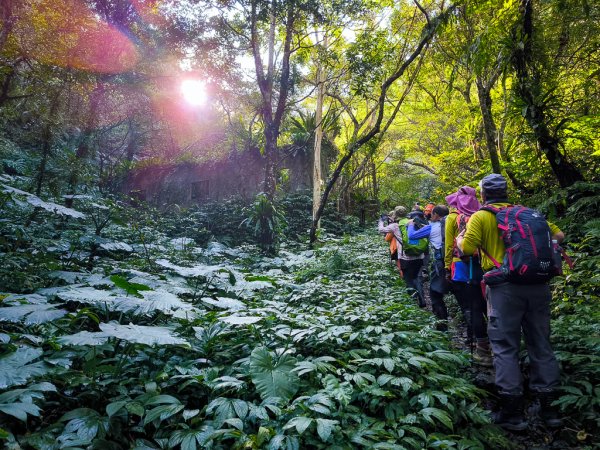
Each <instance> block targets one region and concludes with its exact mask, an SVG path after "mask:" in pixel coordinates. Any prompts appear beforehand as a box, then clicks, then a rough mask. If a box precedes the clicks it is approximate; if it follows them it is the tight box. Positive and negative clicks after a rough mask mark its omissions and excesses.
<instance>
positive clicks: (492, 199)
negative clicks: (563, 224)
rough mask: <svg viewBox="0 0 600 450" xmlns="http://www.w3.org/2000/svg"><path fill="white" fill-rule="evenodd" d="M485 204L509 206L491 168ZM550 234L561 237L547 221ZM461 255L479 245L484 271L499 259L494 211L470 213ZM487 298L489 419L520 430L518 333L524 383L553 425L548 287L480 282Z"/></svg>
mask: <svg viewBox="0 0 600 450" xmlns="http://www.w3.org/2000/svg"><path fill="white" fill-rule="evenodd" d="M480 187H481V196H482V199H483V201H484V203H485V205H491V206H493V207H495V208H503V207H507V206H510V204H509V203H508V198H507V191H506V187H507V186H506V180H505V179H504V177H503V176H502V175H499V174H491V175H488V176H486V177H485V178H483V180H482V181H481V183H480ZM548 226H549V234H550V235H551V237H552V239H554V240H556V241H558V242H562V240H563V239H564V234H563V233H562V231H560V229H558V227H556V226H555V225H553V224H551V223H548ZM457 244H458V246H459V247H460V248H462V251H463V252H464V253H465V254H466V255H472V254H473V253H474V252H475V251H477V249H482V252H483V254H481V266H482V268H483V270H484V271H489V270H492V269H494V267H495V264H494V260H495V261H502V260H503V259H504V255H505V253H506V250H505V246H504V241H503V239H502V237H501V235H500V233H499V232H498V225H497V221H496V216H495V214H494V213H492V212H490V211H489V210H484V209H481V210H479V211H477V212H476V213H475V214H473V215H472V216H471V219H470V220H469V223H468V225H467V229H466V233H465V235H464V239H462V240H461V241H459V242H457ZM486 298H487V301H488V315H489V322H488V335H489V338H490V343H491V345H492V350H493V353H494V367H495V369H496V386H497V388H498V393H499V398H500V409H499V411H497V412H496V413H495V414H494V422H495V423H496V424H498V425H500V426H501V427H503V428H506V429H509V430H514V431H520V430H524V429H525V428H527V425H528V424H527V421H526V420H525V417H524V414H523V408H524V397H523V379H522V377H521V371H520V367H519V350H520V345H521V333H522V334H523V336H524V338H525V343H526V346H527V352H528V354H529V359H530V365H529V372H530V377H529V380H530V381H529V388H530V389H531V391H533V392H534V393H535V394H536V395H537V397H538V399H539V401H540V405H541V409H540V416H541V418H542V420H543V421H544V422H545V423H546V425H547V426H549V427H559V426H561V424H562V419H561V418H560V416H559V411H558V408H557V407H556V406H553V405H552V402H553V400H554V399H556V395H557V394H556V390H555V389H556V387H557V386H558V385H559V380H560V378H559V367H558V363H557V361H556V358H555V356H554V352H553V351H552V347H551V344H550V300H551V294H550V288H549V286H548V284H546V283H541V284H513V283H510V282H502V283H499V284H494V285H491V286H487V287H486Z"/></svg>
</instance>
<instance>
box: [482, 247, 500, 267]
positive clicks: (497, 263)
mask: <svg viewBox="0 0 600 450" xmlns="http://www.w3.org/2000/svg"><path fill="white" fill-rule="evenodd" d="M480 250H481V251H482V252H483V254H484V255H485V256H487V257H488V258H489V260H490V261H492V263H493V264H494V266H496V269H499V268H500V266H502V264H500V263H499V262H498V261H497V260H496V258H494V257H493V256H492V255H490V254H489V253H488V252H487V250H486V249H485V248H483V247H481V248H480Z"/></svg>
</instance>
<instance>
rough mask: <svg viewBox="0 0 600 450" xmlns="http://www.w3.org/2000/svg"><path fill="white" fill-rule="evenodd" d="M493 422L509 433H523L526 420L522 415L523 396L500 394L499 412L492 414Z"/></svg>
mask: <svg viewBox="0 0 600 450" xmlns="http://www.w3.org/2000/svg"><path fill="white" fill-rule="evenodd" d="M492 418H493V422H494V423H495V424H496V425H498V426H500V427H502V428H504V429H506V430H510V431H523V430H525V429H526V428H527V425H528V424H527V420H525V415H524V414H523V396H522V395H511V394H500V410H499V411H497V412H495V413H493V414H492Z"/></svg>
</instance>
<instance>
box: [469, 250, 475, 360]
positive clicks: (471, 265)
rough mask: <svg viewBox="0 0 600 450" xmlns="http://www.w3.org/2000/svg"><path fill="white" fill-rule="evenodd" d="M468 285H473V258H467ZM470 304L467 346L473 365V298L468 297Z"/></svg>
mask: <svg viewBox="0 0 600 450" xmlns="http://www.w3.org/2000/svg"><path fill="white" fill-rule="evenodd" d="M469 285H470V286H472V285H473V257H472V256H471V257H470V258H469ZM469 302H470V314H469V322H471V336H470V339H469V345H470V347H471V364H472V363H473V340H474V339H475V332H474V330H473V296H472V295H469Z"/></svg>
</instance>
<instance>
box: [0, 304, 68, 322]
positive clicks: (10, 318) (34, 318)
mask: <svg viewBox="0 0 600 450" xmlns="http://www.w3.org/2000/svg"><path fill="white" fill-rule="evenodd" d="M66 314H67V311H65V310H63V309H55V308H54V307H53V305H21V306H9V307H7V308H0V321H2V322H23V323H25V325H34V324H39V323H44V322H50V321H52V320H55V319H60V318H61V317H63V316H65V315H66Z"/></svg>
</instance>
